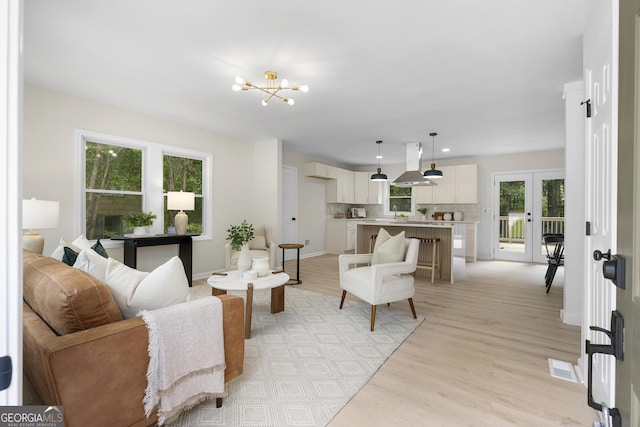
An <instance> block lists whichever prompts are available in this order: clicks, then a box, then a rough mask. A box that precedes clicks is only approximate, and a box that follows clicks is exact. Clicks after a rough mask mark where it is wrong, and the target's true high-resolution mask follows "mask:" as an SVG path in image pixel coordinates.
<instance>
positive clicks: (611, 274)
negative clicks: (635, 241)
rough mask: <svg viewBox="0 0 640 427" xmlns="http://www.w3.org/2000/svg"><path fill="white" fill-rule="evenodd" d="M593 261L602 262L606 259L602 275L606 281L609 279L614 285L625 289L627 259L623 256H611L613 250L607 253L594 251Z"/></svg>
mask: <svg viewBox="0 0 640 427" xmlns="http://www.w3.org/2000/svg"><path fill="white" fill-rule="evenodd" d="M593 259H594V260H596V261H600V260H601V259H606V261H605V262H603V263H602V275H603V276H604V278H605V279H609V280H611V281H612V282H613V284H614V285H616V286H617V287H619V288H620V289H625V287H626V284H625V259H624V257H622V256H621V255H611V249H609V250H607V252H604V253H603V252H602V251H600V250H595V251H593Z"/></svg>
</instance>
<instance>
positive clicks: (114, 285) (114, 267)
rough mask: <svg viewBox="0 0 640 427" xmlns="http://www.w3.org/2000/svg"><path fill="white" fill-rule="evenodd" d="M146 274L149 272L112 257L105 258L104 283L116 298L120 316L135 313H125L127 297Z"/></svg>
mask: <svg viewBox="0 0 640 427" xmlns="http://www.w3.org/2000/svg"><path fill="white" fill-rule="evenodd" d="M148 275H149V273H146V272H144V271H138V270H136V269H134V268H131V267H128V266H126V265H124V264H123V263H121V262H118V261H116V260H115V259H113V258H109V259H108V260H107V269H106V272H105V279H104V283H105V284H106V285H107V286H108V287H109V289H110V290H111V295H113V299H115V300H116V304H118V307H119V308H120V311H121V312H122V317H124V318H125V319H127V318H129V317H135V315H136V313H133V315H127V314H125V313H129V309H128V307H129V299H130V298H131V296H132V295H133V293H134V292H135V291H136V288H137V287H138V285H139V284H140V282H142V280H143V279H144V278H145V277H147V276H148Z"/></svg>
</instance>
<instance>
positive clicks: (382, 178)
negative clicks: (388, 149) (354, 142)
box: [371, 141, 387, 181]
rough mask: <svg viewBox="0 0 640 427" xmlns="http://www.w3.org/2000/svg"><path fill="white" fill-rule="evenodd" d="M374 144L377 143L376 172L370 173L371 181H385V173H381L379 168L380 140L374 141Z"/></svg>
mask: <svg viewBox="0 0 640 427" xmlns="http://www.w3.org/2000/svg"><path fill="white" fill-rule="evenodd" d="M376 144H378V156H377V158H378V172H377V173H374V174H373V175H371V181H386V180H387V175H385V174H383V173H382V169H381V168H380V159H381V158H382V156H381V155H380V144H382V141H376Z"/></svg>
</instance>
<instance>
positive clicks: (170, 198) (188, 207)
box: [167, 191, 195, 211]
mask: <svg viewBox="0 0 640 427" xmlns="http://www.w3.org/2000/svg"><path fill="white" fill-rule="evenodd" d="M194 207H195V194H194V193H191V192H188V191H168V192H167V209H168V210H170V211H192V210H193V209H194Z"/></svg>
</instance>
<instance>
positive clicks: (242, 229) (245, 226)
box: [227, 219, 253, 251]
mask: <svg viewBox="0 0 640 427" xmlns="http://www.w3.org/2000/svg"><path fill="white" fill-rule="evenodd" d="M251 239H253V224H249V223H248V222H247V220H246V219H244V220H242V223H241V224H240V225H232V226H231V227H229V229H228V230H227V240H228V241H229V242H231V247H232V248H233V250H235V251H239V250H240V248H242V245H244V244H245V243H248V242H249V241H251Z"/></svg>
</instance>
